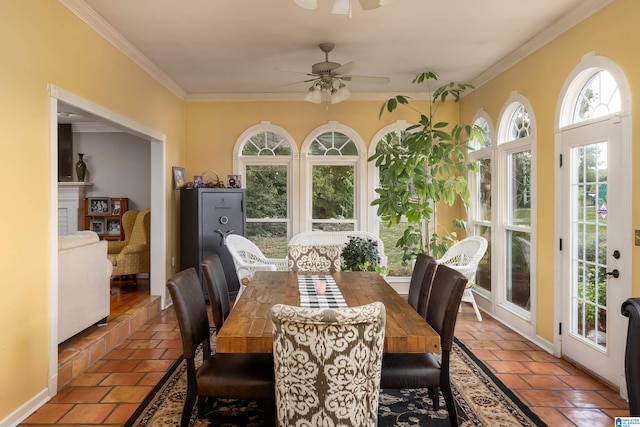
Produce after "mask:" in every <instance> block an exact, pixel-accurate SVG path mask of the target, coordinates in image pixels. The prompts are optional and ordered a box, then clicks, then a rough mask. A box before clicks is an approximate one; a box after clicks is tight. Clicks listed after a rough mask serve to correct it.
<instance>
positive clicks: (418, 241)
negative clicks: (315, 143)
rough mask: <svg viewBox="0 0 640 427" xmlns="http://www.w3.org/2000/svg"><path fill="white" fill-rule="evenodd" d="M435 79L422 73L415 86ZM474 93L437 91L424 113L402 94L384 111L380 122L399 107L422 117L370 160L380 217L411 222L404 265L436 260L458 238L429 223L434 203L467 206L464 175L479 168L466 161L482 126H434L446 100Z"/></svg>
mask: <svg viewBox="0 0 640 427" xmlns="http://www.w3.org/2000/svg"><path fill="white" fill-rule="evenodd" d="M437 79H438V75H437V74H436V73H434V72H430V71H428V72H423V73H420V74H418V75H417V76H416V77H415V78H414V80H413V83H418V84H422V83H424V84H426V85H427V86H428V87H429V84H430V82H431V81H437ZM471 88H473V86H471V85H469V84H465V83H455V82H452V83H448V84H445V85H443V86H440V87H438V88H437V89H435V91H433V92H430V93H431V99H430V100H429V101H428V111H426V112H421V111H419V110H417V109H416V108H414V107H413V106H412V105H411V104H410V103H409V99H408V97H405V96H401V95H397V96H395V97H393V98H391V99H389V100H387V101H386V102H385V103H384V104H383V105H382V108H381V109H380V114H379V117H382V115H383V114H384V113H385V111H388V112H392V111H394V110H395V109H396V108H398V107H399V106H403V107H406V108H410V109H412V110H414V111H416V112H417V113H419V114H420V119H419V121H418V123H415V124H413V125H411V126H409V127H408V128H407V129H406V131H405V132H403V136H402V137H401V138H399V139H398V138H392V137H391V135H387V137H386V138H385V139H384V140H383V141H380V143H379V144H378V146H377V147H376V152H375V153H374V154H373V155H372V156H371V157H370V158H369V161H373V162H375V164H376V166H377V167H378V168H379V171H380V187H379V188H377V189H376V193H377V195H378V197H377V198H376V199H375V200H374V201H373V202H372V205H374V206H377V212H378V215H379V216H380V218H381V219H382V221H384V222H385V223H387V224H388V225H389V226H390V225H393V224H399V223H400V222H401V221H403V220H404V219H406V221H407V227H406V229H405V231H404V234H403V235H402V236H401V237H400V239H399V240H398V241H397V243H396V247H399V248H402V250H403V256H402V261H403V263H404V264H407V263H409V262H410V261H411V260H413V259H415V257H416V255H417V254H418V253H420V252H424V253H431V254H432V255H433V256H435V257H437V256H438V255H441V254H443V253H444V252H445V251H446V249H447V247H448V244H449V242H450V241H452V240H453V239H455V237H452V236H451V235H452V234H454V233H451V234H450V233H448V232H447V233H446V234H445V235H443V236H439V235H438V234H437V233H436V232H435V231H436V230H435V227H434V224H430V222H431V221H432V220H433V214H434V211H435V206H436V204H438V203H442V202H444V203H447V204H448V205H450V206H451V205H453V204H454V203H455V202H456V200H461V201H462V202H463V203H464V204H465V206H467V205H468V204H469V196H470V193H469V188H468V185H467V179H466V175H467V172H468V171H469V170H476V165H475V163H474V162H471V161H468V160H467V158H466V156H465V154H466V152H467V150H469V149H470V147H468V145H467V141H468V140H469V139H475V140H477V141H480V142H482V141H483V138H482V130H481V129H480V128H479V127H478V126H469V125H463V124H455V125H451V124H449V123H447V122H441V121H436V120H435V119H434V116H435V114H436V112H437V110H438V107H439V106H440V105H441V104H442V103H444V102H445V101H447V100H453V101H454V102H458V101H459V100H460V95H461V94H462V93H463V92H464V91H466V90H468V89H471ZM429 89H430V87H429ZM453 225H454V227H456V228H465V227H466V223H465V221H464V220H462V219H456V220H454V224H453ZM426 230H434V233H433V234H432V236H431V238H430V239H429V240H427V239H426V238H425V231H426Z"/></svg>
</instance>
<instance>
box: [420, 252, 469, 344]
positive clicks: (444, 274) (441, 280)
mask: <svg viewBox="0 0 640 427" xmlns="http://www.w3.org/2000/svg"><path fill="white" fill-rule="evenodd" d="M466 285H467V278H466V277H465V276H464V275H463V274H462V273H460V272H458V271H456V270H454V269H452V268H450V267H448V266H446V265H439V266H438V268H437V269H436V273H435V276H434V278H433V283H432V285H431V294H430V295H429V302H428V307H427V315H426V320H427V322H428V323H429V324H430V325H431V327H432V328H433V329H434V330H435V331H436V332H437V333H438V334H440V347H441V348H442V350H443V351H451V347H452V346H453V333H454V329H455V326H456V319H457V318H458V308H459V307H460V301H461V300H462V294H463V293H464V289H465V287H466Z"/></svg>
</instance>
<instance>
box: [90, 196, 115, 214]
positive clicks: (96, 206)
mask: <svg viewBox="0 0 640 427" xmlns="http://www.w3.org/2000/svg"><path fill="white" fill-rule="evenodd" d="M88 203H89V213H90V214H94V215H99V214H104V215H109V214H111V199H110V198H109V197H90V198H89V201H88Z"/></svg>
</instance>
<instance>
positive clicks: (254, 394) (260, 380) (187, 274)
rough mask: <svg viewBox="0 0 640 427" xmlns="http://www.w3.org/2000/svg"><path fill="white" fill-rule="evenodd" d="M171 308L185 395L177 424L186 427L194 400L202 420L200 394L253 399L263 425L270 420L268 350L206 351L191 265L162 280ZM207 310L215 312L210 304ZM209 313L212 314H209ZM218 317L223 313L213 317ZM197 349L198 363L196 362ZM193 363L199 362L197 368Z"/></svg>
mask: <svg viewBox="0 0 640 427" xmlns="http://www.w3.org/2000/svg"><path fill="white" fill-rule="evenodd" d="M167 288H169V294H170V295H171V299H172V300H173V306H174V307H175V310H176V317H177V319H178V326H179V327H180V336H181V337H182V351H183V354H184V358H185V360H186V362H187V394H186V396H185V402H184V408H183V410H182V418H181V421H180V425H181V427H188V426H189V420H190V419H191V414H192V411H193V406H194V404H195V403H196V399H197V401H198V417H200V418H203V417H204V414H205V407H206V399H205V398H206V397H219V398H228V399H246V400H258V401H261V402H263V403H264V404H265V405H266V406H265V412H266V418H267V419H266V420H265V425H269V423H270V422H272V421H273V418H274V416H273V415H274V414H273V402H274V382H273V359H272V357H271V355H270V354H268V353H255V354H254V353H251V354H249V353H215V354H212V352H211V340H210V330H209V317H208V315H207V305H206V302H205V299H204V294H203V293H202V286H201V284H200V279H198V274H197V273H196V270H195V269H194V268H189V269H187V270H183V271H181V272H179V273H177V274H176V275H174V276H173V277H172V278H171V279H169V280H168V282H167ZM212 310H214V311H215V310H221V307H220V305H219V304H218V305H216V304H213V305H212ZM215 317H216V316H215V313H214V318H215ZM218 318H219V319H223V321H224V316H218ZM198 349H200V351H201V352H202V363H201V364H198V363H196V357H197V355H198ZM198 365H199V366H198Z"/></svg>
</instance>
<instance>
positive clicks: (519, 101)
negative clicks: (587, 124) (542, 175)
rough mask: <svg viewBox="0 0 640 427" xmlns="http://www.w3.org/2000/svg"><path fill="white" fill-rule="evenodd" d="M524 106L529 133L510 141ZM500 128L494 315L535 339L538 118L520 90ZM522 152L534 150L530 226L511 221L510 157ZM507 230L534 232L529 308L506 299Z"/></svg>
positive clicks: (495, 201) (496, 166)
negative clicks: (511, 129)
mask: <svg viewBox="0 0 640 427" xmlns="http://www.w3.org/2000/svg"><path fill="white" fill-rule="evenodd" d="M521 105H522V106H524V108H525V109H526V111H527V113H528V115H529V136H527V137H524V138H519V139H516V140H513V141H507V137H508V132H509V125H510V119H511V116H512V115H513V113H514V112H515V111H516V109H517V108H518V107H520V106H521ZM498 117H499V119H498V129H497V132H496V134H495V138H494V141H493V144H494V145H495V146H496V148H495V154H496V157H495V159H496V161H495V162H493V163H494V165H493V167H494V170H495V174H494V175H492V183H493V184H494V185H493V188H494V189H495V192H494V191H493V190H492V193H493V194H492V196H493V197H494V199H493V207H494V209H493V210H492V218H493V224H494V229H493V230H492V232H493V235H492V239H493V243H492V250H493V253H492V274H491V280H492V284H491V289H492V295H491V300H492V305H493V307H492V308H493V309H492V312H493V314H494V316H495V317H496V318H497V319H498V320H500V321H503V322H504V323H506V324H508V325H509V326H510V327H512V328H513V329H514V330H516V331H518V332H520V333H521V334H522V335H524V336H525V337H527V338H531V339H534V340H535V333H536V331H535V329H536V326H535V325H536V306H537V304H536V298H537V287H536V282H537V281H536V248H537V245H536V240H537V238H536V234H537V232H536V230H537V227H536V217H537V200H538V198H537V155H536V138H537V131H536V118H535V114H534V111H533V108H532V106H531V104H530V103H529V101H528V100H527V99H526V98H525V97H524V96H522V95H520V94H518V93H517V92H512V93H511V94H510V96H509V98H508V99H507V101H506V102H505V103H504V105H503V107H502V110H501V111H500V115H499V116H498ZM522 151H530V152H531V176H530V182H531V195H530V196H531V224H530V225H529V226H519V225H512V224H510V223H509V211H508V209H509V203H508V201H507V199H506V198H507V191H508V184H509V182H508V179H509V170H508V164H507V163H508V160H509V156H510V155H512V154H515V153H519V152H522ZM507 231H524V232H528V233H529V235H530V244H531V248H530V254H531V257H530V263H529V272H530V279H529V280H530V289H529V292H530V306H529V310H528V311H527V310H524V309H522V308H521V307H518V306H517V305H515V304H513V303H511V302H509V301H507V300H506V295H505V286H504V284H505V283H506V267H507V259H506V256H507V252H506V245H507V241H506V235H507Z"/></svg>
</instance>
